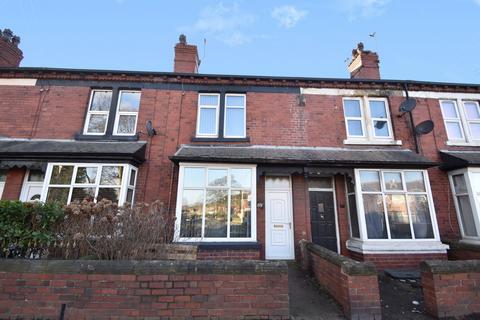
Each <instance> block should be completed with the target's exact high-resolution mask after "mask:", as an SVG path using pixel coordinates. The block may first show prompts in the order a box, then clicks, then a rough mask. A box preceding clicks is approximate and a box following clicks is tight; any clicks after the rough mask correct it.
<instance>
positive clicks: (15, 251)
mask: <svg viewBox="0 0 480 320" xmlns="http://www.w3.org/2000/svg"><path fill="white" fill-rule="evenodd" d="M63 217H64V212H63V208H62V206H61V205H60V204H58V203H55V202H52V203H46V204H44V203H41V202H21V201H0V257H6V258H41V257H43V256H44V255H45V254H46V252H47V248H48V247H49V245H50V244H51V243H52V242H53V241H54V240H55V237H56V236H55V228H56V226H57V225H58V224H59V223H60V222H61V221H63Z"/></svg>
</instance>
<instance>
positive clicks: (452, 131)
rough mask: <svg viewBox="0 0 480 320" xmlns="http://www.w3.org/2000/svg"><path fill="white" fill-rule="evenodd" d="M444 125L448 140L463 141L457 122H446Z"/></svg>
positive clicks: (460, 128)
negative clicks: (445, 125)
mask: <svg viewBox="0 0 480 320" xmlns="http://www.w3.org/2000/svg"><path fill="white" fill-rule="evenodd" d="M446 124H447V134H448V138H449V139H463V133H462V127H461V126H460V123H459V122H447V123H446Z"/></svg>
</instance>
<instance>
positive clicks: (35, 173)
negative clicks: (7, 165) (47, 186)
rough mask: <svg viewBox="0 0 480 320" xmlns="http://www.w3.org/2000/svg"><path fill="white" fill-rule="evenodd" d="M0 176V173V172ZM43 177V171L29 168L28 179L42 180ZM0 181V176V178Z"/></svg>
mask: <svg viewBox="0 0 480 320" xmlns="http://www.w3.org/2000/svg"><path fill="white" fill-rule="evenodd" d="M0 176H1V173H0ZM44 179H45V173H43V172H42V171H41V170H30V171H29V173H28V181H30V182H43V180H44ZM0 181H1V178H0Z"/></svg>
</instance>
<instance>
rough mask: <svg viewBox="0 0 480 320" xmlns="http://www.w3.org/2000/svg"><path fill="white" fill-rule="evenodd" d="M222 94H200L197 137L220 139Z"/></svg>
mask: <svg viewBox="0 0 480 320" xmlns="http://www.w3.org/2000/svg"><path fill="white" fill-rule="evenodd" d="M219 109H220V94H218V93H200V94H199V95H198V111H197V134H196V135H197V137H210V138H215V137H218V118H219Z"/></svg>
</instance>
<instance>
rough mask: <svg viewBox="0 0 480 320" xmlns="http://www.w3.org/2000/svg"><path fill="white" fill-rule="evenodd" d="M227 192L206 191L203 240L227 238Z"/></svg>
mask: <svg viewBox="0 0 480 320" xmlns="http://www.w3.org/2000/svg"><path fill="white" fill-rule="evenodd" d="M227 207H228V191H226V190H207V199H206V205H205V238H222V237H226V236H227Z"/></svg>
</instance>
